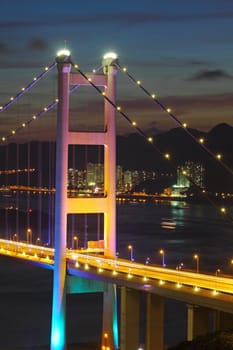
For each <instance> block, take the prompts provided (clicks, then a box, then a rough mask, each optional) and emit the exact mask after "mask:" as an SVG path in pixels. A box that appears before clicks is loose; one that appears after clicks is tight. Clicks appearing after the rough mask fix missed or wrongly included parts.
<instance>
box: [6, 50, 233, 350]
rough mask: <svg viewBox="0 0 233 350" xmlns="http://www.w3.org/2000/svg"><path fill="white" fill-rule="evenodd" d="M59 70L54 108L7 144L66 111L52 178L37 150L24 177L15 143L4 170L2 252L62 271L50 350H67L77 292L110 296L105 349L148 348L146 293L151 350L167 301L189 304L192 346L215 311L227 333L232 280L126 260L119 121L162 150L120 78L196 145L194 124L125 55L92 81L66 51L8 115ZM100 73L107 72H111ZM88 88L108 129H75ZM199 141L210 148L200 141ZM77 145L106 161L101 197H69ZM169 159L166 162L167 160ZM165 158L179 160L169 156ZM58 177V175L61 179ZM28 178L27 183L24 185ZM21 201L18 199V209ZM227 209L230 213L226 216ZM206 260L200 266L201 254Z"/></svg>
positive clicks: (50, 163)
mask: <svg viewBox="0 0 233 350" xmlns="http://www.w3.org/2000/svg"><path fill="white" fill-rule="evenodd" d="M55 67H57V72H58V74H57V83H58V88H57V92H58V95H57V97H56V98H55V100H54V102H52V103H50V104H48V105H47V106H46V107H43V109H42V111H40V112H38V113H37V114H33V116H32V117H29V118H28V119H27V120H26V121H23V122H21V123H20V125H18V126H15V127H14V128H13V129H12V130H11V131H10V132H9V133H6V134H5V135H4V136H2V138H1V140H2V143H3V145H4V144H9V141H10V140H11V139H12V137H15V136H16V135H20V134H21V133H24V132H25V130H30V128H31V126H32V125H33V124H34V122H38V119H40V118H41V117H42V116H43V115H45V114H47V113H51V112H52V111H53V110H55V109H56V115H57V122H56V147H55V146H54V144H52V143H49V144H48V148H46V153H45V152H44V153H43V151H42V150H41V149H40V148H39V150H38V163H37V164H36V166H37V167H38V168H40V166H42V161H44V157H45V158H46V159H47V168H46V169H43V173H42V171H39V172H38V173H37V172H36V166H35V167H34V166H33V167H32V166H31V163H32V161H31V148H30V147H33V146H32V145H31V146H30V147H27V148H25V149H23V158H24V159H25V168H24V169H19V162H20V160H19V159H20V151H19V149H20V146H19V145H18V144H16V145H14V146H12V145H10V144H9V147H6V148H5V150H6V154H7V155H6V166H5V170H4V171H2V175H3V176H4V177H5V181H6V182H5V186H4V187H2V189H1V190H2V193H3V195H4V201H5V202H4V205H5V206H6V207H5V208H7V210H4V212H5V226H4V231H5V232H4V233H2V235H1V236H2V238H1V239H0V254H2V255H6V256H9V257H12V258H17V259H23V260H24V261H25V260H26V261H28V262H30V263H33V264H35V265H38V266H41V267H42V268H49V269H52V270H53V301H52V320H51V343H50V348H51V349H52V350H58V349H59V350H63V349H65V348H66V346H67V344H66V294H67V293H81V292H102V293H103V301H104V302H103V320H102V342H101V348H102V349H103V350H110V349H114V350H116V349H121V350H128V349H138V346H139V341H140V340H139V333H140V329H139V328H140V327H139V323H140V322H139V321H140V312H139V309H140V307H139V306H140V295H141V293H145V294H146V330H145V347H146V350H152V349H158V350H162V349H163V348H164V339H163V338H164V326H163V320H164V299H165V298H171V299H176V300H179V301H182V302H184V303H186V304H187V305H188V318H187V339H189V340H191V339H193V337H195V336H196V335H198V334H202V333H204V332H206V331H207V329H208V317H209V314H210V313H211V314H213V315H214V325H213V328H214V329H224V327H229V326H230V325H232V320H233V316H232V314H233V307H232V301H233V296H232V294H233V281H232V278H231V276H227V275H225V276H218V275H217V274H216V275H214V276H211V275H210V274H203V273H200V272H199V271H196V272H194V271H191V272H190V271H183V270H176V269H170V268H167V267H166V268H164V267H158V266H152V265H147V264H143V263H138V262H135V261H134V259H133V258H132V256H131V259H130V260H127V259H121V258H119V257H117V247H116V241H117V227H116V225H117V218H116V216H117V213H116V133H117V131H116V113H119V114H120V115H121V116H122V117H123V118H124V119H125V120H126V121H127V123H129V124H130V126H131V127H133V128H134V129H135V130H136V131H137V132H138V133H139V134H140V135H141V136H142V137H143V138H144V139H145V140H146V141H147V142H148V143H149V144H150V145H151V147H154V148H155V150H156V151H157V152H159V150H158V149H157V147H156V146H155V145H154V143H153V138H152V137H150V136H148V135H146V133H145V132H144V131H143V130H142V129H141V128H140V127H139V126H138V125H137V123H136V122H135V121H134V120H133V119H131V118H130V117H129V116H128V115H127V114H126V113H125V112H124V111H123V109H122V107H121V106H119V105H118V104H117V102H116V90H117V84H116V76H117V72H118V71H119V70H120V71H122V72H123V73H124V74H126V75H127V77H128V78H129V79H130V80H131V81H133V82H134V83H135V84H136V85H137V86H138V87H139V88H140V89H141V90H142V91H143V92H144V93H145V94H146V95H147V96H148V97H149V98H150V99H151V100H152V102H153V103H155V104H156V105H157V106H159V108H160V109H161V110H162V111H163V112H164V113H166V114H167V115H168V116H169V117H170V118H171V119H172V120H173V121H175V122H176V123H177V124H178V126H179V127H181V128H183V129H184V131H185V132H187V133H188V135H189V136H190V137H191V138H194V137H193V135H192V134H191V133H190V131H189V130H188V128H187V126H186V125H184V124H182V123H181V122H180V121H179V119H178V118H177V117H176V116H175V115H174V114H173V113H172V112H171V109H170V108H167V107H165V106H164V105H163V104H162V103H161V102H160V101H159V100H158V98H157V96H156V95H155V94H153V93H150V92H149V91H148V90H147V89H146V88H145V87H143V86H142V84H141V82H140V81H139V80H136V79H134V77H133V76H131V75H130V74H129V73H128V72H127V69H126V68H125V67H122V66H121V65H120V63H119V61H118V58H117V56H116V55H115V54H113V53H111V54H108V55H106V56H104V58H103V62H102V65H101V68H99V69H98V70H97V71H94V72H91V73H84V72H83V71H82V70H81V69H80V68H79V66H78V65H76V64H74V63H73V62H72V59H71V56H70V53H69V52H68V51H62V52H60V53H59V54H58V56H57V57H56V61H55V62H54V63H53V64H52V65H51V66H49V67H48V68H46V69H45V71H44V72H43V73H42V74H40V75H39V76H38V77H36V78H34V79H33V81H32V82H31V83H30V84H28V85H27V86H26V87H25V88H23V89H22V90H21V91H20V93H18V94H17V95H16V96H15V97H12V98H11V99H10V101H9V102H8V103H6V104H5V105H3V106H1V109H0V110H1V113H3V112H7V111H8V109H10V108H14V106H15V105H16V106H17V103H18V100H20V99H21V98H22V97H24V96H27V93H29V91H31V89H33V88H34V87H35V86H36V85H37V84H38V83H39V82H40V81H42V80H43V79H44V78H45V77H46V76H47V75H49V73H50V72H51V71H53V69H54V68H55ZM100 69H102V71H101V72H100ZM80 87H88V88H92V89H93V90H95V92H96V93H97V94H98V95H100V96H101V98H102V99H103V104H104V118H103V126H102V129H101V131H99V130H98V131H96V130H91V131H90V130H88V131H86V130H85V131H76V130H75V131H73V130H70V108H71V106H70V104H71V103H70V98H71V97H70V96H71V95H73V93H74V92H76V90H77V89H79V88H80ZM41 120H42V119H41ZM195 141H197V142H198V143H200V140H195ZM75 146H79V147H80V146H81V147H84V148H83V149H84V153H85V152H86V151H85V150H86V148H85V147H86V146H88V147H97V149H98V157H99V159H100V158H101V160H103V163H104V167H103V169H102V170H103V178H104V180H103V188H102V189H101V191H99V192H98V191H97V192H96V191H94V192H91V193H90V192H85V191H83V192H82V191H72V190H70V189H68V187H69V186H68V168H69V162H70V159H73V161H74V158H75V152H74V150H73V148H75ZM201 146H202V147H203V149H204V151H205V152H207V153H208V154H209V155H210V156H213V157H214V156H215V155H213V154H212V153H211V151H210V150H208V149H206V147H205V146H204V145H202V143H201ZM21 148H22V146H21ZM72 150H73V153H72V156H71V157H69V152H71V151H72ZM21 152H22V151H21ZM160 153H161V152H160ZM54 156H55V159H54ZM84 156H85V154H84ZM161 156H164V155H163V154H162V153H161ZM12 158H15V161H16V164H17V166H16V167H15V169H17V170H16V171H13V176H14V185H11V186H10V185H9V177H10V176H12V170H10V169H13V167H11V159H12ZM42 158H43V159H42ZM165 158H166V159H169V158H170V157H169V156H168V154H166V155H165ZM99 163H100V162H99ZM29 164H30V166H29ZM222 165H223V167H224V168H225V169H226V170H227V171H230V172H231V169H229V167H228V166H227V165H226V164H224V163H222ZM52 170H55V171H54V173H52ZM34 173H36V174H37V175H36V176H37V181H38V183H39V185H38V186H32V181H31V179H30V176H33V174H34ZM45 175H46V176H45ZM99 176H100V175H99ZM44 177H45V178H46V186H43V185H42V183H43V181H45V180H44ZM100 177H101V176H100ZM20 179H23V180H24V184H23V185H22V184H21V183H20ZM99 182H101V180H100V181H99ZM12 193H13V194H14V204H13V205H12V198H11V195H12ZM20 193H21V194H22V198H21V199H20V198H19V197H20ZM35 193H39V194H40V195H43V194H45V195H47V196H48V197H47V199H48V200H47V201H46V205H44V202H43V199H42V197H41V196H39V198H40V199H39V201H38V204H37V206H36V210H35V208H34V207H33V208H32V205H33V204H32V203H31V195H32V194H35ZM21 202H23V203H24V204H23V206H24V209H22V208H21V207H20V205H21V204H20V203H21ZM5 208H4V209H5ZM221 211H222V212H224V208H221ZM34 212H36V215H37V227H36V228H33V230H32V224H33V222H32V221H33V220H32V216H33V215H35V214H34ZM48 212H49V213H50V214H48ZM51 212H52V214H51ZM80 216H82V220H83V219H84V222H83V223H82V225H83V228H84V229H83V231H84V236H83V238H82V239H81V238H80V237H78V236H77V234H76V233H75V232H77V227H76V226H79V227H80V219H77V217H79V218H80ZM87 216H89V217H90V216H92V218H93V217H94V216H95V220H96V221H95V225H96V226H95V228H94V231H95V232H98V235H92V237H88V236H87V231H86V228H87ZM9 218H14V220H15V227H14V229H12V223H13V221H12V219H10V220H9ZM22 220H24V223H22ZM78 220H79V221H78ZM45 221H46V225H45ZM22 226H23V227H25V226H26V230H25V229H21V227H22ZM45 226H46V230H45V229H44V227H45ZM70 228H71V230H70ZM2 231H3V230H2ZM35 231H37V234H35ZM43 231H44V232H43ZM70 231H71V234H70V233H69V232H70ZM100 231H101V233H100ZM32 232H33V237H32ZM35 237H36V238H35ZM90 238H91V239H90ZM78 242H79V244H78ZM70 248H72V249H70ZM129 249H130V248H129ZM131 252H132V247H131ZM196 258H197V261H198V256H197V257H196ZM117 286H119V287H120V290H121V297H120V299H121V305H120V310H118V308H117V289H116V287H117ZM118 328H119V329H118Z"/></svg>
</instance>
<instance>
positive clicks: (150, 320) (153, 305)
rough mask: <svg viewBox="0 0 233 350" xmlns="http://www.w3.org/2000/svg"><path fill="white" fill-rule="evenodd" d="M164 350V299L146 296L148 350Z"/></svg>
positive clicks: (153, 295)
mask: <svg viewBox="0 0 233 350" xmlns="http://www.w3.org/2000/svg"><path fill="white" fill-rule="evenodd" d="M155 349H156V350H163V349H164V298H163V297H161V296H159V295H156V294H151V293H148V294H147V296H146V350H155Z"/></svg>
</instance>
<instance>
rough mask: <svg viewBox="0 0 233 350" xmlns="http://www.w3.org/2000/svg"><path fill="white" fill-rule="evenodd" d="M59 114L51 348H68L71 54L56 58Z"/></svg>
mask: <svg viewBox="0 0 233 350" xmlns="http://www.w3.org/2000/svg"><path fill="white" fill-rule="evenodd" d="M57 68H58V99H59V103H58V114H57V142H56V198H55V256H54V273H53V303H52V326H51V347H50V348H51V350H64V349H65V348H66V332H65V329H66V325H65V316H66V290H65V279H66V235H67V168H68V130H69V78H70V68H71V64H70V62H69V57H67V56H66V55H62V56H61V57H59V58H57Z"/></svg>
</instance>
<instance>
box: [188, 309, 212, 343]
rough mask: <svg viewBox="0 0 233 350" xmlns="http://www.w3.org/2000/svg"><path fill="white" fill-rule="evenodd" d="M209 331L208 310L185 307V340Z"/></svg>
mask: <svg viewBox="0 0 233 350" xmlns="http://www.w3.org/2000/svg"><path fill="white" fill-rule="evenodd" d="M208 331H209V309H207V308H204V307H199V306H196V305H190V304H189V305H187V340H190V341H191V340H193V339H194V338H195V337H197V336H198V335H201V334H205V333H207V332H208Z"/></svg>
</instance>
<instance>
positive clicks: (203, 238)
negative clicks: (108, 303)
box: [0, 202, 232, 350]
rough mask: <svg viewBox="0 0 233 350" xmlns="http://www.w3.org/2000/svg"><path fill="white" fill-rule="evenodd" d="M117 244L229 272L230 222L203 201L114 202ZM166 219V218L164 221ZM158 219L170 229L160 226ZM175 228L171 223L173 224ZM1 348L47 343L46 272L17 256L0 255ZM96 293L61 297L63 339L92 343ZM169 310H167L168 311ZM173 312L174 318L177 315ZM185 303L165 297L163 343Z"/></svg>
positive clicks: (176, 337)
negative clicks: (64, 303)
mask: <svg viewBox="0 0 233 350" xmlns="http://www.w3.org/2000/svg"><path fill="white" fill-rule="evenodd" d="M117 213H118V215H117V216H118V219H117V231H118V232H117V233H118V238H117V245H118V252H119V256H120V257H127V258H129V253H130V252H129V250H128V248H127V247H128V245H129V244H131V245H132V247H133V254H134V258H135V260H137V261H141V262H144V261H145V259H146V258H147V257H150V263H153V264H159V265H161V262H162V260H161V258H162V257H161V254H159V250H160V249H163V250H164V252H165V254H164V259H165V262H166V265H167V266H168V267H174V268H175V267H176V266H177V265H178V264H179V263H181V262H183V264H184V268H187V269H194V270H195V268H196V261H195V260H194V258H193V254H194V253H198V254H199V269H200V271H208V272H209V273H213V274H214V273H215V271H216V269H217V268H220V269H221V272H222V273H232V266H231V265H230V260H231V258H232V225H231V224H230V223H228V222H226V221H224V220H223V219H222V218H221V217H220V216H218V215H217V214H216V210H215V209H214V208H212V207H210V206H208V205H189V206H188V207H185V209H182V208H181V207H180V206H179V207H177V206H174V205H171V204H169V203H165V202H164V203H141V204H132V205H131V204H120V205H118V206H117ZM168 219H169V220H168ZM164 221H166V222H169V221H170V222H172V225H173V226H172V228H167V229H165V228H163V227H162V226H163V224H164ZM174 227H175V228H174ZM0 278H1V284H0V310H1V317H0V330H1V346H0V348H1V349H4V350H6V349H8V348H9V349H10V348H16V347H28V348H31V347H32V346H42V345H48V344H49V337H50V319H51V300H52V296H51V288H52V273H51V271H49V270H43V269H40V268H38V267H34V266H32V265H29V264H28V263H24V262H21V261H12V260H10V259H9V258H6V257H0ZM101 308H102V296H101V295H99V294H88V295H70V296H68V299H67V325H68V327H67V338H68V342H69V343H75V342H84V343H85V342H92V341H93V342H96V341H97V342H98V341H99V340H100V332H101ZM168 310H169V312H168ZM177 314H179V318H178V319H177ZM185 317H186V308H185V305H184V304H182V303H180V302H176V301H171V300H167V301H166V304H165V343H166V344H175V343H177V342H179V341H181V340H184V339H185V337H186V326H185V325H186V323H185Z"/></svg>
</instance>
